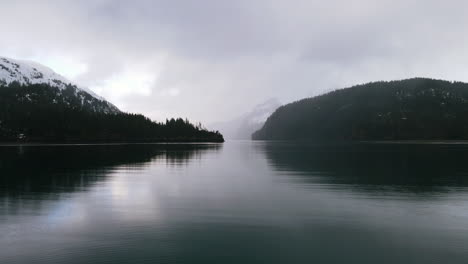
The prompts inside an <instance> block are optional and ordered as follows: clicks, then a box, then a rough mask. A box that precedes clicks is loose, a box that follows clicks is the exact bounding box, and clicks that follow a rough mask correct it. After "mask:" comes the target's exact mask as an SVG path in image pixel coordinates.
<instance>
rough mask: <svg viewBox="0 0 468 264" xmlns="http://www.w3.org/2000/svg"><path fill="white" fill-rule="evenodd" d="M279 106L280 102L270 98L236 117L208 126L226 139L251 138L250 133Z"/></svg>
mask: <svg viewBox="0 0 468 264" xmlns="http://www.w3.org/2000/svg"><path fill="white" fill-rule="evenodd" d="M280 106H281V104H280V102H279V101H278V100H277V99H273V98H272V99H269V100H267V101H265V102H263V103H261V104H259V105H257V106H255V107H254V108H253V109H252V110H251V111H249V112H247V113H245V114H243V115H241V116H239V117H238V118H235V119H233V120H230V121H225V122H218V123H214V124H211V126H210V128H211V129H216V130H219V131H220V132H221V133H222V134H223V135H224V137H225V138H227V139H251V136H252V133H254V132H255V131H257V130H258V129H260V128H261V127H262V126H263V124H264V123H265V121H266V120H267V119H268V117H269V116H270V115H271V114H272V113H273V112H274V111H275V110H276V109H278V107H280Z"/></svg>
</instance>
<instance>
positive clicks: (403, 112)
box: [253, 78, 468, 141]
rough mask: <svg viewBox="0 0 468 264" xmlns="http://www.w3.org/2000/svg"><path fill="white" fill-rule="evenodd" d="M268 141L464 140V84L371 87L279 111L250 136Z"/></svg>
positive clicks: (467, 111)
mask: <svg viewBox="0 0 468 264" xmlns="http://www.w3.org/2000/svg"><path fill="white" fill-rule="evenodd" d="M253 138H254V139H262V140H265V139H271V140H304V139H305V140H332V141H336V140H438V139H441V140H465V139H468V84H466V83H461V82H449V81H441V80H433V79H424V78H414V79H409V80H402V81H391V82H374V83H369V84H364V85H358V86H354V87H351V88H347V89H342V90H337V91H333V92H330V93H327V94H324V95H321V96H317V97H313V98H308V99H304V100H301V101H298V102H295V103H292V104H289V105H286V106H283V107H280V108H279V109H278V110H277V111H276V112H275V113H273V114H272V115H271V116H270V118H269V119H268V120H267V122H266V123H265V125H264V127H263V128H262V129H260V130H259V131H257V132H256V133H254V134H253Z"/></svg>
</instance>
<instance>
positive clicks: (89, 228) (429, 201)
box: [0, 142, 468, 263]
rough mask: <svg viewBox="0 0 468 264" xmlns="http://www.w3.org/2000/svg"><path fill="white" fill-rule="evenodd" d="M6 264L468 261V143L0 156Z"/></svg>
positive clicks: (117, 149) (245, 145)
mask: <svg viewBox="0 0 468 264" xmlns="http://www.w3.org/2000/svg"><path fill="white" fill-rule="evenodd" d="M0 263H468V145H463V144H413V145H411V144H392V145H390V144H380V145H379V144H360V145H347V146H317V145H309V144H293V143H266V142H227V143H225V144H223V145H210V144H205V145H114V146H21V147H20V146H4V147H0Z"/></svg>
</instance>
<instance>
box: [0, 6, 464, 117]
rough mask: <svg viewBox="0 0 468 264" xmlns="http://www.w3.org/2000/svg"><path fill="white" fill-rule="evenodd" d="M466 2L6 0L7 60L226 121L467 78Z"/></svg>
mask: <svg viewBox="0 0 468 264" xmlns="http://www.w3.org/2000/svg"><path fill="white" fill-rule="evenodd" d="M467 7H468V3H465V2H462V1H445V2H444V3H441V2H439V1H416V0H413V1H402V0H397V1H387V0H384V1H379V2H376V1H370V0H361V1H354V2H353V3H350V2H349V1H346V2H345V1H327V2H323V1H305V0H304V1H302V0H296V1H275V0H271V1H267V0H260V1H255V2H251V1H244V0H240V1H235V2H234V1H215V0H206V1H170V2H168V1H149V0H140V1H132V2H129V1H110V0H99V1H91V0H85V1H58V0H51V1H23V0H19V1H3V2H1V3H0V10H2V17H3V19H4V20H5V21H9V22H8V23H2V24H1V25H0V31H1V32H2V41H1V42H0V49H1V50H2V52H1V54H0V55H1V56H6V57H10V58H14V59H27V60H33V61H36V62H38V63H41V64H44V65H46V66H48V67H50V68H52V69H53V70H54V71H56V72H58V73H60V74H62V75H64V76H65V77H67V78H69V79H70V80H72V81H74V82H77V83H79V84H81V85H83V86H86V87H89V88H90V89H91V90H93V91H94V92H96V93H98V94H99V95H101V96H103V97H105V98H106V99H108V100H109V101H111V102H113V103H114V104H115V105H116V106H118V107H119V108H121V109H122V110H124V111H129V112H139V113H143V114H145V115H147V116H149V117H150V118H152V119H156V120H161V119H165V118H167V117H179V116H180V117H184V118H185V117H187V118H189V119H191V120H194V121H201V122H203V123H204V124H210V123H213V122H216V121H222V120H230V119H233V118H236V117H237V116H239V115H242V114H244V113H245V112H248V111H249V110H251V109H252V108H253V107H254V106H255V105H258V104H261V103H262V102H264V101H266V100H268V99H270V98H277V99H278V100H279V101H280V102H281V103H288V102H291V101H294V100H298V99H302V98H305V97H310V96H314V95H317V94H320V93H323V92H326V91H329V90H332V89H337V88H344V87H348V86H351V85H354V84H360V83H367V82H372V81H379V80H393V79H405V78H411V77H430V78H436V79H446V80H457V81H464V82H468V77H467V76H466V75H465V74H464V72H466V71H467V70H468V66H467V65H466V63H465V61H466V59H468V53H467V52H466V51H465V48H464V43H465V40H466V38H467V37H466V36H467V35H466V34H464V33H465V32H466V25H467V24H468V18H466V16H465V15H464V10H466V8H467Z"/></svg>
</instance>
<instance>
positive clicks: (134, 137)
mask: <svg viewBox="0 0 468 264" xmlns="http://www.w3.org/2000/svg"><path fill="white" fill-rule="evenodd" d="M17 141H22V142H54V143H100V142H187V141H189V142H223V141H224V138H223V136H222V135H221V134H220V133H219V132H211V131H207V130H206V129H203V128H202V126H201V125H193V124H192V123H190V122H189V121H188V120H183V119H181V118H178V119H170V120H166V122H164V123H163V122H161V123H159V122H154V121H151V120H150V119H149V118H147V117H145V116H143V115H140V114H130V113H124V112H122V111H120V110H119V109H118V108H117V107H115V106H114V105H113V104H111V103H110V102H108V101H106V100H105V99H104V98H102V97H100V96H98V95H96V94H94V93H93V92H92V91H90V90H88V89H86V88H83V87H80V86H78V85H76V84H73V83H71V82H70V81H68V80H67V79H66V78H64V77H62V76H60V75H58V74H57V73H55V72H54V71H52V70H51V69H49V68H47V67H45V66H42V65H40V64H37V63H34V62H29V61H19V60H13V59H8V58H2V57H0V142H17Z"/></svg>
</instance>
